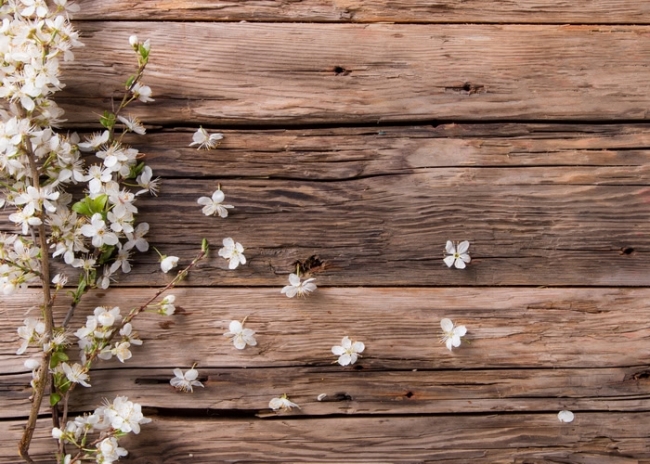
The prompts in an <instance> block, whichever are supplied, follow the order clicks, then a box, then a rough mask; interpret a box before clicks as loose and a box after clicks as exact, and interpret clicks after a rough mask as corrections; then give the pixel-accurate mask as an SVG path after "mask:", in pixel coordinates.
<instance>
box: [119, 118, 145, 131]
mask: <svg viewBox="0 0 650 464" xmlns="http://www.w3.org/2000/svg"><path fill="white" fill-rule="evenodd" d="M117 119H119V121H120V122H121V123H122V124H124V125H125V126H126V128H127V129H128V130H129V131H131V132H135V133H136V134H138V135H144V134H145V133H146V129H145V128H144V126H143V125H142V123H141V122H140V121H139V120H138V118H136V117H135V116H127V117H124V116H118V117H117Z"/></svg>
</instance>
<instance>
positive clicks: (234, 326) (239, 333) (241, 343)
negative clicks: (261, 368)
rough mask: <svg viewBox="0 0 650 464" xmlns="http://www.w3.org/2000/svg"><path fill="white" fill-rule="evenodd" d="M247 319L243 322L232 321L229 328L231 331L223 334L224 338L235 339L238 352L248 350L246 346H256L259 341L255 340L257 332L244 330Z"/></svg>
mask: <svg viewBox="0 0 650 464" xmlns="http://www.w3.org/2000/svg"><path fill="white" fill-rule="evenodd" d="M245 322H246V318H244V320H243V321H241V322H239V321H231V322H230V325H229V326H228V329H229V331H228V332H226V333H225V334H223V336H224V337H229V338H233V342H234V344H235V348H237V349H238V350H243V349H244V348H246V345H250V346H256V345H257V340H255V337H254V335H255V332H254V331H253V330H252V329H244V323H245Z"/></svg>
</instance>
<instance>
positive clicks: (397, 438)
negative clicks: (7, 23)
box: [0, 0, 650, 464]
mask: <svg viewBox="0 0 650 464" xmlns="http://www.w3.org/2000/svg"><path fill="white" fill-rule="evenodd" d="M79 4H80V6H81V8H82V11H81V12H80V13H79V14H77V15H76V18H77V19H78V20H79V21H78V22H77V23H76V24H77V26H78V27H79V28H80V30H81V31H82V34H83V38H82V40H83V41H84V43H85V44H86V47H85V48H84V49H79V50H77V51H76V52H75V54H76V57H77V61H75V63H73V64H68V65H66V74H65V76H64V78H65V82H66V83H67V89H66V90H65V91H64V92H63V93H62V95H61V98H60V99H59V101H60V102H61V104H62V106H64V107H65V108H66V110H67V111H68V112H67V113H66V117H67V118H68V122H67V123H66V126H65V130H68V129H69V130H80V131H88V130H89V129H95V128H96V127H97V124H96V115H97V114H98V113H99V112H101V111H102V110H103V109H104V108H107V107H110V105H111V98H112V97H113V96H115V95H117V94H118V92H119V89H120V87H121V85H122V82H123V80H124V79H125V77H126V76H127V75H128V74H129V73H130V72H131V71H132V68H133V65H134V63H133V60H132V56H131V54H130V52H129V51H128V45H127V44H128V41H127V39H128V37H129V35H131V34H133V33H137V34H138V35H139V36H140V37H141V38H143V39H144V38H150V39H151V41H152V61H151V65H150V68H149V69H148V73H147V78H146V80H145V81H146V83H147V84H149V85H151V86H152V88H153V90H154V98H156V101H155V102H154V103H152V104H149V105H146V106H145V105H139V106H134V107H133V112H134V114H137V115H139V116H140V117H141V118H142V119H143V121H145V123H146V124H147V127H148V135H147V136H145V137H138V138H134V139H132V143H133V144H134V146H135V147H137V148H138V149H139V150H140V151H142V152H143V153H145V154H146V155H147V159H148V162H149V164H150V165H151V166H152V168H153V169H154V172H155V173H156V175H160V176H161V177H162V178H163V184H162V185H163V186H162V190H161V192H160V195H159V197H158V198H148V199H145V198H143V199H142V201H139V203H138V206H139V207H140V208H141V212H142V215H141V219H142V220H145V221H147V222H149V223H150V224H151V226H152V233H151V235H150V241H151V242H152V244H153V245H155V246H156V247H157V248H159V249H160V250H161V251H162V252H163V253H167V254H170V253H174V254H177V255H179V256H181V258H182V263H188V262H189V261H190V260H191V259H192V257H193V256H194V255H196V253H197V252H198V251H199V245H200V241H201V239H202V238H203V237H206V238H208V240H209V241H210V242H211V244H212V246H213V248H212V250H213V253H212V255H211V257H210V258H209V259H208V260H207V261H205V262H202V263H201V264H200V265H199V266H198V268H197V269H196V270H195V271H194V272H193V273H192V274H191V276H190V277H189V279H187V281H185V282H184V283H183V284H182V285H181V287H179V288H177V289H175V290H174V291H173V293H174V294H175V295H177V298H178V301H177V303H178V306H180V307H181V308H182V310H181V311H179V314H176V315H174V316H172V317H170V318H163V317H162V316H157V315H154V314H144V315H143V316H141V317H140V318H138V319H137V321H136V323H135V326H136V330H137V331H138V332H139V333H140V335H141V338H142V339H143V340H144V341H145V343H144V345H143V346H141V347H136V348H134V350H133V351H134V357H133V358H132V359H131V360H129V361H127V362H126V363H125V364H121V363H119V362H118V361H115V360H114V361H109V362H100V363H98V364H97V366H96V369H95V370H94V371H93V372H92V375H91V383H92V384H93V387H92V388H90V389H83V388H78V389H77V390H76V391H75V393H74V398H73V400H72V403H71V410H72V411H73V412H74V413H83V412H86V411H92V410H93V409H94V408H96V407H97V406H98V405H100V404H101V398H103V397H106V398H109V399H111V398H113V397H114V396H116V395H118V394H126V395H128V396H129V397H130V398H131V399H132V400H134V401H137V402H139V403H141V404H142V405H143V407H144V410H145V414H146V415H147V416H148V417H152V418H153V422H152V423H151V424H148V425H146V426H143V429H142V433H141V434H140V435H138V436H132V437H129V438H128V439H126V440H125V441H124V446H126V448H127V449H128V450H129V452H130V454H129V456H128V458H126V459H123V461H124V462H137V463H140V464H144V463H169V464H171V463H183V462H202V463H215V462H364V463H365V462H409V463H411V462H440V463H454V464H456V463H512V462H516V463H546V462H563V463H589V464H591V463H596V464H600V463H602V464H609V463H614V464H619V463H621V464H628V463H637V462H645V463H650V445H649V443H650V415H649V413H648V404H649V403H648V401H649V400H650V366H648V359H650V343H649V341H650V328H649V326H648V320H649V319H650V260H649V259H648V257H649V255H650V238H649V237H650V225H649V223H650V221H648V219H650V215H649V214H648V211H649V208H650V168H649V167H648V166H649V165H650V164H649V161H650V150H649V149H648V147H649V146H650V127H649V126H648V125H647V124H645V120H646V119H647V114H648V113H647V111H648V110H647V108H648V107H650V98H649V97H648V88H650V78H649V77H648V73H647V72H646V71H647V69H646V68H647V63H648V62H650V45H648V41H647V37H648V36H649V35H650V26H644V24H648V25H650V19H649V18H650V16H649V15H648V13H650V6H648V5H646V4H645V3H644V2H633V1H630V0H593V1H587V0H582V1H575V2H564V1H563V2H555V1H554V2H551V1H543V0H515V1H486V0H467V1H460V2H459V1H450V0H442V1H439V2H423V1H420V0H417V1H415V0H413V1H410V2H404V1H397V2H393V1H391V2H384V1H376V0H373V1H367V2H366V1H363V2H362V1H360V0H336V1H334V2H324V1H322V0H305V1H299V2H294V1H291V2H289V1H277V2H276V1H274V2H267V1H232V2H207V1H204V2H197V1H190V0H175V1H163V0H151V1H137V2H133V1H126V0H81V1H79ZM387 23H396V24H387ZM468 23H470V24H468ZM198 125H204V126H205V127H207V128H209V129H210V130H211V131H213V130H214V131H220V132H223V133H224V134H225V138H224V141H223V144H222V145H221V146H220V147H219V148H218V149H217V150H215V151H210V152H206V151H197V150H195V149H192V148H189V147H188V144H189V142H190V141H191V134H192V132H193V131H194V130H195V129H196V127H197V126H198ZM217 184H221V186H222V188H223V190H224V191H225V192H226V198H227V202H228V203H231V204H233V205H235V207H236V208H235V209H234V210H232V211H231V215H230V217H229V218H228V219H226V220H223V219H220V218H214V217H210V218H207V217H205V216H203V215H202V214H201V211H200V206H199V205H197V204H196V199H197V198H198V197H199V196H202V195H208V194H209V193H211V192H212V191H213V190H214V189H215V188H216V186H217ZM5 213H6V211H3V212H2V215H1V216H0V230H2V231H8V230H13V228H12V227H11V225H10V224H9V223H8V221H7V219H6V214H5ZM227 236H232V237H234V238H235V239H236V240H237V241H240V242H242V244H243V245H244V246H245V247H246V256H247V258H248V260H249V262H248V264H247V265H246V266H244V267H241V268H239V269H237V270H236V271H229V270H228V269H227V266H226V263H225V261H224V260H223V259H221V258H219V257H218V256H217V253H216V251H217V249H218V248H219V246H220V242H221V240H222V238H224V237H227ZM448 239H452V240H463V239H467V240H470V241H471V248H470V252H471V254H472V258H473V261H472V263H471V265H470V266H469V268H468V269H466V270H465V271H457V270H449V269H447V268H446V266H444V264H443V262H442V257H443V248H444V243H445V241H446V240H448ZM310 256H317V257H318V258H319V259H320V261H321V262H322V264H323V265H322V266H321V268H320V269H319V272H317V273H316V274H315V277H316V279H317V283H318V284H319V289H318V291H317V292H316V293H315V294H314V295H312V296H310V297H309V298H307V299H294V300H290V299H287V298H286V297H284V296H283V295H281V294H280V289H281V288H282V286H284V285H286V283H287V276H288V274H289V273H290V272H292V270H293V269H294V266H295V262H296V261H297V260H305V259H307V258H309V257H310ZM137 260H138V262H137V264H136V265H134V270H133V272H132V273H131V274H130V275H129V276H126V277H123V278H121V281H120V282H118V283H116V284H115V287H116V288H112V289H111V290H109V291H108V292H99V291H93V292H92V293H91V294H89V295H88V297H87V298H86V299H85V300H84V301H83V302H82V304H81V306H80V307H79V308H77V311H76V315H75V318H74V319H73V322H72V325H73V326H75V325H79V324H81V323H83V321H84V320H85V316H86V315H87V314H88V313H89V312H90V311H91V310H92V309H93V308H94V307H95V306H97V305H119V306H120V307H122V308H123V310H124V311H125V310H126V309H128V308H131V307H133V306H137V305H139V304H140V303H142V302H143V299H145V298H148V297H149V296H152V295H153V294H154V293H155V291H156V288H157V286H160V285H164V284H165V283H167V282H168V281H169V280H170V279H171V277H170V276H169V275H164V274H162V273H160V271H159V265H158V263H157V256H156V254H155V252H153V251H151V252H148V253H146V254H143V255H138V256H137ZM38 295H39V294H38V292H37V290H35V289H31V290H28V291H26V292H23V293H20V294H16V295H13V296H11V297H7V296H1V297H0V298H1V300H0V301H1V304H0V372H1V374H0V422H1V423H2V427H3V430H4V431H5V433H3V434H0V463H14V462H17V458H16V451H15V450H16V446H17V445H16V443H17V441H18V438H19V436H20V434H21V427H22V426H23V425H24V423H25V418H26V415H27V413H28V409H29V388H28V386H27V385H28V382H29V380H30V374H29V373H28V372H26V369H25V368H24V367H23V362H24V360H25V359H26V358H25V357H24V356H22V357H17V356H15V354H14V353H15V351H16V349H17V347H18V346H19V342H18V340H17V336H16V332H15V331H16V327H17V326H19V325H20V324H21V321H22V320H23V319H24V318H25V317H27V316H28V315H33V314H36V311H37V309H36V307H37V301H38ZM67 304H68V301H67V299H66V297H61V298H59V299H58V300H57V305H56V316H57V319H58V320H61V319H62V317H63V315H64V313H65V311H66V309H67ZM246 316H247V317H248V322H247V326H248V327H250V328H252V329H254V330H255V331H256V332H257V340H258V346H256V347H248V348H247V349H246V350H243V351H239V350H236V349H235V348H234V347H233V346H232V343H231V342H230V341H229V340H228V339H226V338H225V337H223V335H222V334H223V333H224V332H225V331H226V328H227V325H228V322H229V321H230V320H232V319H239V320H241V319H242V318H243V317H246ZM443 317H449V318H452V319H453V320H454V321H455V322H458V323H460V324H465V325H466V326H467V327H468V334H467V336H466V337H465V339H464V342H463V345H462V346H461V347H460V348H459V349H455V350H454V351H453V352H449V351H448V350H447V349H446V348H445V347H444V345H442V344H441V343H440V336H441V329H440V319H441V318H443ZM344 335H349V336H350V337H352V338H353V339H355V340H357V339H358V340H361V341H363V342H364V343H365V344H366V350H365V351H364V353H363V356H362V357H361V358H360V360H359V362H358V363H357V364H356V365H355V366H352V367H347V368H343V367H341V366H338V365H337V364H333V361H334V360H335V357H334V356H333V355H332V354H331V352H330V349H331V347H332V346H333V345H335V344H338V342H340V339H341V338H342V337H343V336H344ZM71 352H72V353H73V354H74V352H75V349H74V348H72V350H71ZM28 354H34V352H33V351H30V352H29V353H28ZM195 362H196V363H198V369H199V371H200V374H201V377H200V380H202V381H203V382H204V384H205V388H204V389H201V388H197V389H196V391H195V392H194V393H193V394H181V393H178V392H176V391H174V390H173V389H172V388H171V386H170V385H169V379H170V378H171V377H172V369H173V368H175V367H182V368H183V369H187V368H189V367H190V366H192V364H193V363H195ZM283 393H286V394H287V395H288V396H289V398H290V399H292V400H293V401H295V402H297V403H298V404H299V405H300V406H301V409H300V410H296V411H292V412H290V413H273V412H272V411H271V410H269V409H268V401H269V400H270V399H271V398H272V397H275V396H279V395H281V394H283ZM322 393H325V394H326V395H327V396H326V397H325V398H324V399H322V400H321V401H319V400H318V396H319V395H320V394H322ZM561 409H570V410H572V411H574V413H575V414H576V419H575V421H574V422H573V423H570V424H562V423H560V422H559V421H558V418H557V413H558V411H559V410H561ZM43 413H44V414H46V413H47V411H46V409H45V408H44V409H43ZM50 426H51V422H49V420H48V419H42V420H41V421H40V423H39V427H38V429H37V436H36V440H35V442H34V445H33V452H34V454H35V455H36V456H37V459H38V462H52V458H51V456H52V455H51V452H52V450H53V449H54V440H53V439H52V438H51V433H50Z"/></svg>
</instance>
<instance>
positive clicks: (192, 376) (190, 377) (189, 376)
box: [185, 369, 199, 381]
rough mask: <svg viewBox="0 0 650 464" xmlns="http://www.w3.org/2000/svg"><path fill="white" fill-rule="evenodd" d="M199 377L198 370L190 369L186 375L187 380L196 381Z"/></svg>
mask: <svg viewBox="0 0 650 464" xmlns="http://www.w3.org/2000/svg"><path fill="white" fill-rule="evenodd" d="M198 376H199V371H197V370H196V369H190V370H189V371H187V372H186V373H185V379H187V380H190V381H191V380H196V378H197V377H198Z"/></svg>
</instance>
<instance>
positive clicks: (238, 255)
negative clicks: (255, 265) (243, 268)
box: [219, 237, 246, 269]
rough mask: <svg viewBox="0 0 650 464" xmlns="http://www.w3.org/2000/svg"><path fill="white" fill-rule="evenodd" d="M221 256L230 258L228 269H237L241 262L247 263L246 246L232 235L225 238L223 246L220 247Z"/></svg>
mask: <svg viewBox="0 0 650 464" xmlns="http://www.w3.org/2000/svg"><path fill="white" fill-rule="evenodd" d="M219 256H221V257H222V258H225V259H227V260H228V269H236V268H237V266H239V265H240V264H246V256H244V247H243V246H242V245H241V243H239V242H235V241H234V240H233V239H232V238H230V237H227V238H224V239H223V248H221V249H219Z"/></svg>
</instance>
